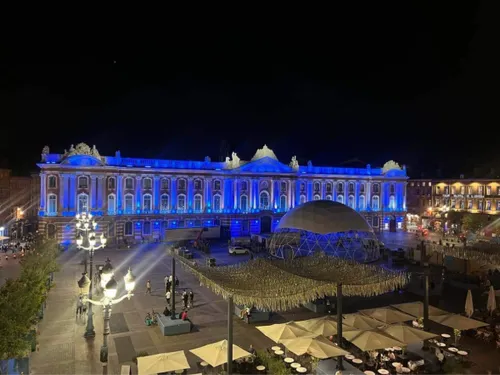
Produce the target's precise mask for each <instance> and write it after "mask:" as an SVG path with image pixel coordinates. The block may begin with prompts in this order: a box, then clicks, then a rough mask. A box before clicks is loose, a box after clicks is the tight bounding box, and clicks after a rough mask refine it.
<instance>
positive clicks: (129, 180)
mask: <svg viewBox="0 0 500 375" xmlns="http://www.w3.org/2000/svg"><path fill="white" fill-rule="evenodd" d="M133 188H134V179H133V178H132V177H127V178H126V179H125V189H133Z"/></svg>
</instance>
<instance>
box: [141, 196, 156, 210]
mask: <svg viewBox="0 0 500 375" xmlns="http://www.w3.org/2000/svg"><path fill="white" fill-rule="evenodd" d="M152 208H153V197H152V196H151V194H144V195H143V197H142V209H143V210H144V211H146V212H150V211H151V209H152Z"/></svg>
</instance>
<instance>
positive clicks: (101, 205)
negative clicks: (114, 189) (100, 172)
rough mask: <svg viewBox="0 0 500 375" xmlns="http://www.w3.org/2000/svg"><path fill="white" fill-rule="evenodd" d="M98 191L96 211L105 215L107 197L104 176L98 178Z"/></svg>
mask: <svg viewBox="0 0 500 375" xmlns="http://www.w3.org/2000/svg"><path fill="white" fill-rule="evenodd" d="M98 185H99V187H98V191H97V207H96V208H97V210H99V211H102V212H103V215H104V214H106V211H107V207H108V199H107V198H108V197H107V196H106V191H107V187H106V176H99V183H98Z"/></svg>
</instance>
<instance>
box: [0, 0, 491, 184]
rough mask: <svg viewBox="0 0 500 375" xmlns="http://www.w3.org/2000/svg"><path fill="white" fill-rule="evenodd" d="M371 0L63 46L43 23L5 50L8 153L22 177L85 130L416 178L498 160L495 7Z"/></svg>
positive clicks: (164, 145)
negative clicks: (388, 170)
mask: <svg viewBox="0 0 500 375" xmlns="http://www.w3.org/2000/svg"><path fill="white" fill-rule="evenodd" d="M377 3H378V2H377ZM367 4H371V3H368V2H366V3H363V2H362V3H361V4H358V5H356V6H353V7H352V8H351V9H347V8H345V9H329V10H321V9H315V10H314V12H312V13H310V14H309V12H298V13H296V14H288V13H287V14H281V16H279V17H269V19H264V18H265V17H264V16H261V17H259V18H251V17H249V20H239V19H237V20H235V21H234V22H232V24H231V25H229V24H224V23H222V22H221V23H219V22H215V21H214V22H213V23H211V24H207V25H204V24H203V25H202V24H198V23H196V22H193V23H192V24H190V25H187V24H185V25H184V27H183V28H182V29H179V28H174V27H171V28H168V27H167V26H166V27H165V28H162V29H161V30H160V31H158V32H150V33H148V34H142V35H139V34H137V35H135V37H128V36H127V37H125V36H123V38H115V39H108V38H102V39H101V40H100V41H96V40H95V39H94V38H75V39H74V40H72V42H71V43H66V44H64V46H62V45H61V44H60V43H55V42H51V41H50V39H44V40H43V41H42V38H43V37H42V36H37V35H36V33H34V36H33V37H34V39H33V40H32V41H31V42H30V43H28V44H26V45H23V51H22V52H20V53H14V52H13V53H12V54H6V53H4V54H2V57H1V58H0V61H1V66H0V68H1V73H0V121H1V124H2V129H3V131H2V136H1V137H0V160H3V164H4V165H5V164H8V165H9V166H10V167H11V168H13V169H14V170H15V171H16V172H17V173H25V172H27V171H29V170H33V169H36V167H35V163H36V162H37V161H38V160H39V158H40V152H41V149H42V147H43V146H44V145H45V144H47V145H49V146H50V148H51V151H52V152H62V151H63V149H66V148H69V146H70V144H76V143H79V142H82V141H83V142H86V143H88V144H89V145H92V144H95V145H96V146H97V148H98V150H99V151H100V152H101V154H104V155H110V154H113V153H114V151H115V150H118V149H119V150H121V153H122V156H130V157H134V156H135V157H158V158H171V159H198V160H199V159H202V158H203V157H204V156H205V155H210V156H211V157H212V159H213V160H214V159H217V158H218V155H219V149H220V143H221V141H222V140H227V141H228V142H229V144H230V145H231V150H232V149H234V150H235V151H237V152H238V154H239V156H240V157H241V158H242V159H249V158H250V157H251V156H252V155H253V153H254V152H255V150H256V149H257V148H258V147H262V145H263V144H264V143H267V144H268V146H269V147H270V148H272V149H274V151H275V153H276V154H277V156H278V158H280V160H281V161H283V162H287V163H288V161H289V160H290V158H291V156H293V155H297V157H298V158H299V161H300V162H301V163H305V162H306V161H307V160H312V161H313V164H315V165H337V164H340V163H342V162H344V161H346V160H349V159H353V158H358V159H360V160H362V161H363V162H366V163H371V164H372V166H377V165H381V164H383V163H384V162H385V161H387V160H388V159H394V160H396V161H398V162H400V163H401V164H407V165H408V167H409V171H410V172H411V173H412V175H413V176H414V177H418V176H419V175H420V173H421V172H422V171H425V172H426V173H427V174H433V173H435V170H436V169H437V168H441V169H442V170H443V171H444V172H443V173H444V174H445V175H448V176H455V175H456V174H457V173H460V172H461V171H469V170H470V169H471V168H472V167H474V166H476V165H484V164H488V163H490V162H491V161H492V160H496V161H500V159H499V158H498V156H497V155H498V154H499V152H498V146H497V145H498V133H499V132H498V127H499V126H498V124H499V114H498V113H499V111H498V107H499V103H500V100H499V99H500V98H499V96H500V95H499V93H498V92H499V87H500V73H499V68H500V58H499V45H498V36H499V35H500V32H499V26H498V22H497V20H496V15H497V14H498V11H499V6H498V5H497V4H498V3H497V2H495V1H490V2H484V3H482V2H475V1H463V2H445V1H443V2H441V1H432V2H428V3H426V2H394V3H387V5H383V6H381V5H380V4H377V5H370V6H369V7H368V8H367ZM395 4H398V5H395ZM360 8H361V9H360ZM306 13H307V14H306ZM240 21H241V22H240ZM37 38H38V39H37ZM115 61H116V63H114V62H115Z"/></svg>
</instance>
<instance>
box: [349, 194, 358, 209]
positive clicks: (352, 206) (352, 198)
mask: <svg viewBox="0 0 500 375" xmlns="http://www.w3.org/2000/svg"><path fill="white" fill-rule="evenodd" d="M347 205H348V206H349V207H351V208H356V205H355V204H354V195H349V198H348V200H347Z"/></svg>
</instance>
